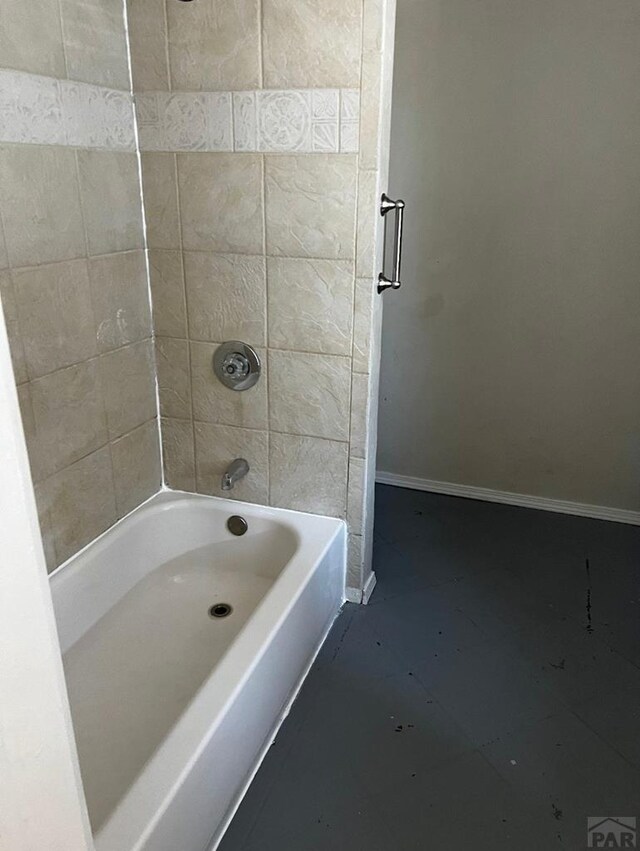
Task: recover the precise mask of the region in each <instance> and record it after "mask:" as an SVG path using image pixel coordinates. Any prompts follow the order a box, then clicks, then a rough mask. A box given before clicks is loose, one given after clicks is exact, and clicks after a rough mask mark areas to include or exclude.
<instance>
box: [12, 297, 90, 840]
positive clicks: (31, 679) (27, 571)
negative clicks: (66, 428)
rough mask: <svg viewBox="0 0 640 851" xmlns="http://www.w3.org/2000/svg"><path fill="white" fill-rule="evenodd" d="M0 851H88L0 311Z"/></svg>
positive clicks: (66, 704)
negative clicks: (0, 470)
mask: <svg viewBox="0 0 640 851" xmlns="http://www.w3.org/2000/svg"><path fill="white" fill-rule="evenodd" d="M0 465H1V469H2V488H0V541H2V560H1V561H0V694H1V695H2V700H0V801H2V805H1V806H0V848H2V851H33V849H34V848H39V849H51V851H90V849H93V842H92V840H91V832H90V829H89V819H88V817H87V809H86V806H85V802H84V796H83V793H82V785H81V782H80V771H79V768H78V759H77V754H76V747H75V742H74V739H73V735H72V732H71V716H70V712H69V702H68V700H67V693H66V688H65V684H64V675H63V671H62V659H61V657H60V647H59V644H58V636H57V632H56V625H55V620H54V615H53V605H52V602H51V594H50V592H49V582H48V580H47V574H46V571H45V564H44V554H43V551H42V543H41V538H40V530H39V528H38V517H37V514H36V507H35V500H34V496H33V487H32V483H31V475H30V471H29V462H28V460H27V451H26V446H25V441H24V435H23V430H22V425H21V422H20V410H19V407H18V397H17V394H16V387H15V381H14V375H13V369H12V364H11V358H10V354H9V345H8V340H7V335H6V332H5V323H4V321H3V317H2V308H1V306H0Z"/></svg>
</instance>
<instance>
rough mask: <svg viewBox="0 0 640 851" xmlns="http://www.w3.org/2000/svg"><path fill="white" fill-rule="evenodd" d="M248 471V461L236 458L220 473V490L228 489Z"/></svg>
mask: <svg viewBox="0 0 640 851" xmlns="http://www.w3.org/2000/svg"><path fill="white" fill-rule="evenodd" d="M248 472H249V463H248V461H245V459H244V458H236V459H235V461H232V462H231V463H230V464H229V467H228V468H227V470H226V471H225V472H224V473H223V474H222V490H223V491H230V490H231V489H232V488H233V486H234V485H235V483H236V482H239V481H240V479H244V477H245V476H246V475H247V473H248Z"/></svg>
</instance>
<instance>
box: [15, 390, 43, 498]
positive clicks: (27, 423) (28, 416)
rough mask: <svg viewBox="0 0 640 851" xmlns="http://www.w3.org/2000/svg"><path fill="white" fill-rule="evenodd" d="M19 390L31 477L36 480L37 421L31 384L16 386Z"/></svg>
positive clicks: (19, 402)
mask: <svg viewBox="0 0 640 851" xmlns="http://www.w3.org/2000/svg"><path fill="white" fill-rule="evenodd" d="M16 389H17V391H18V404H19V405H20V417H21V419H22V428H23V431H24V438H25V441H26V443H27V451H28V453H29V464H30V466H31V478H32V479H33V480H34V481H35V480H36V474H37V472H38V470H37V464H38V460H39V459H38V457H37V445H36V423H35V419H34V417H33V405H32V403H31V384H30V383H29V382H27V383H26V384H20V385H18V387H17V388H16Z"/></svg>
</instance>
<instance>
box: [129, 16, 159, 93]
mask: <svg viewBox="0 0 640 851" xmlns="http://www.w3.org/2000/svg"><path fill="white" fill-rule="evenodd" d="M127 9H128V23H129V40H130V42H131V70H132V74H133V90H134V91H135V92H144V91H159V92H163V91H167V90H168V89H169V63H168V57H167V21H166V14H165V11H166V10H165V4H164V3H160V5H159V6H158V2H157V0H127Z"/></svg>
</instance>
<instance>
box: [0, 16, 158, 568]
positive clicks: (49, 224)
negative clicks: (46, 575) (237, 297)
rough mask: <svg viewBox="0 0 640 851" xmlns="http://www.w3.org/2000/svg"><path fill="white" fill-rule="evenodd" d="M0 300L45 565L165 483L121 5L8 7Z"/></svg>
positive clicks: (0, 52) (2, 76)
mask: <svg viewBox="0 0 640 851" xmlns="http://www.w3.org/2000/svg"><path fill="white" fill-rule="evenodd" d="M0 64H1V66H2V69H0V142H1V143H3V144H1V145H0V218H1V223H2V228H1V231H0V293H1V295H2V307H3V310H4V315H5V320H6V322H7V326H8V331H9V339H10V344H11V352H12V357H13V363H14V370H15V376H16V382H17V384H18V391H19V397H20V403H21V407H22V414H23V422H24V426H25V433H26V437H27V445H28V450H29V458H30V462H31V469H32V474H33V478H34V482H35V487H36V498H37V502H38V509H39V514H40V522H41V527H42V532H43V539H44V542H45V551H46V555H47V563H48V566H49V568H50V569H51V568H53V567H54V566H55V565H56V564H59V563H60V562H62V561H63V560H65V559H66V558H68V557H69V556H70V555H72V554H73V553H74V552H76V551H77V550H78V549H80V548H81V547H82V546H83V545H84V544H86V543H88V542H89V541H90V540H91V539H92V538H94V537H95V536H96V535H98V534H99V533H100V532H102V531H104V530H105V529H106V528H107V527H108V526H110V525H111V524H112V523H113V522H114V521H115V520H116V519H117V518H118V517H121V516H122V515H123V514H125V513H127V512H128V511H130V510H131V509H132V508H134V507H135V506H136V505H137V504H139V503H140V502H141V501H142V500H143V499H145V498H146V497H147V496H148V495H149V494H151V493H153V492H154V491H155V490H157V488H158V487H159V484H160V455H159V440H158V427H157V419H156V398H155V377H154V366H153V352H152V343H151V319H150V311H149V298H148V286H147V275H146V264H145V255H144V250H143V249H144V231H143V224H142V211H141V203H140V181H139V173H138V164H137V156H136V153H135V147H136V146H135V131H134V122H133V110H132V104H131V95H130V78H129V65H128V56H127V41H126V34H125V25H124V16H123V5H122V0H60V2H59V0H29V2H28V3H25V2H16V0H2V15H1V17H0Z"/></svg>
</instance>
